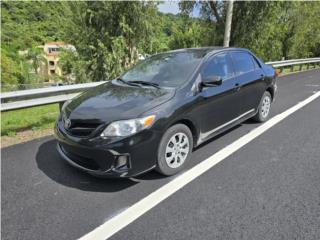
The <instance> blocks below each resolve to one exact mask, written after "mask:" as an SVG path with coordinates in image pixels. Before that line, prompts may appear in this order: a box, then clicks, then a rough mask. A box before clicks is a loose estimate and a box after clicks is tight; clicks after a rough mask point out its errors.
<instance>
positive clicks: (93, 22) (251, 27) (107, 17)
mask: <svg viewBox="0 0 320 240" xmlns="http://www.w3.org/2000/svg"><path fill="white" fill-rule="evenodd" d="M158 4H159V3H158V2H154V1H130V2H127V1H123V2H112V1H87V2H85V1H55V2H54V1H52V2H43V1H26V2H23V1H20V2H12V1H4V2H2V3H1V25H2V29H1V30H2V31H1V91H9V90H10V89H25V88H26V86H28V88H33V87H38V86H42V84H44V82H45V79H44V77H43V76H40V75H38V74H37V68H38V67H39V66H38V64H40V62H41V59H40V57H39V54H40V53H39V48H38V46H39V45H43V44H44V43H46V42H49V41H64V42H65V43H68V44H72V45H74V46H75V48H76V52H67V51H66V52H61V53H60V55H59V58H60V60H59V65H60V66H61V68H62V70H63V73H64V74H65V75H68V74H73V75H74V76H75V83H82V82H91V81H101V80H106V79H112V78H114V77H115V76H117V75H119V74H120V73H121V72H123V71H124V70H126V69H128V68H129V67H131V66H132V65H133V64H134V63H136V62H137V61H138V56H139V54H154V53H158V52H163V51H167V50H171V49H178V48H188V47H201V46H221V45H222V42H223V33H224V27H225V26H224V25H225V15H226V9H227V2H224V1H181V2H180V3H179V7H180V10H181V13H180V14H177V15H173V14H163V13H160V12H159V11H158V9H157V5H158ZM195 9H197V10H198V11H197V12H199V16H196V17H195V16H193V15H192V13H193V11H194V10H195ZM319 12H320V4H319V2H303V1H299V2H292V1H291V2H288V1H280V2H275V1H265V2H254V1H246V2H240V1H236V2H234V12H233V22H232V31H231V39H230V40H231V41H230V45H231V46H235V47H244V48H248V49H250V50H252V51H253V52H255V53H256V54H257V55H258V56H260V57H261V58H262V59H263V60H264V61H272V60H273V61H275V60H281V59H282V58H285V59H288V58H290V59H291V58H305V57H318V56H320V21H319ZM26 50H27V54H19V51H26ZM294 70H298V67H295V68H294ZM286 72H288V69H285V70H284V73H286ZM58 80H59V81H65V79H64V78H63V76H62V77H58V76H57V81H58ZM58 112H59V109H58V105H57V104H54V105H49V106H41V107H35V108H30V109H24V110H17V111H12V112H5V113H2V114H1V115H2V116H1V118H2V121H1V136H14V135H15V134H16V133H17V132H20V131H24V130H30V129H31V130H39V129H49V128H52V126H53V124H54V121H55V119H56V117H57V115H58Z"/></svg>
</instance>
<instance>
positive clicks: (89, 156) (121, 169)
mask: <svg viewBox="0 0 320 240" xmlns="http://www.w3.org/2000/svg"><path fill="white" fill-rule="evenodd" d="M55 137H56V139H57V140H58V144H57V150H58V152H59V154H60V156H61V157H62V158H63V159H64V160H65V161H66V162H68V163H69V164H70V165H72V166H73V167H76V168H77V169H79V170H82V171H85V172H87V173H89V174H91V175H95V176H101V177H102V176H104V177H133V176H137V175H139V174H142V173H144V172H147V171H148V170H151V169H153V168H154V167H155V165H156V156H157V151H158V146H159V142H160V137H161V136H160V133H158V132H157V131H153V130H152V129H147V130H144V131H142V132H140V133H137V134H135V135H133V136H130V137H126V138H118V139H101V138H99V137H98V138H92V139H86V138H80V137H73V136H71V135H69V134H68V133H67V131H66V130H65V129H64V127H63V125H62V122H61V121H58V122H57V123H56V126H55Z"/></svg>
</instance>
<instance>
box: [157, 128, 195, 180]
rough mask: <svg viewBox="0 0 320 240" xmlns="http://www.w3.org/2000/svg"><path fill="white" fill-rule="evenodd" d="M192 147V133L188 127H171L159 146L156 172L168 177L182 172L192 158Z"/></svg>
mask: <svg viewBox="0 0 320 240" xmlns="http://www.w3.org/2000/svg"><path fill="white" fill-rule="evenodd" d="M192 146H193V138H192V133H191V131H190V129H189V128H188V127H187V126H186V125H184V124H176V125H174V126H172V127H170V128H169V129H168V130H167V131H166V132H165V134H164V135H163V137H162V139H161V142H160V145H159V149H158V161H157V167H156V170H157V171H158V172H159V173H161V174H163V175H166V176H170V175H174V174H176V173H177V172H179V171H181V170H182V169H183V167H184V166H185V163H186V162H187V161H188V159H189V157H190V153H191V151H192Z"/></svg>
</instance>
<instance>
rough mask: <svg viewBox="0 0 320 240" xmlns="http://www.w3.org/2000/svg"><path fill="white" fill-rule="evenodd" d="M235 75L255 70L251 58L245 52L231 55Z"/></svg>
mask: <svg viewBox="0 0 320 240" xmlns="http://www.w3.org/2000/svg"><path fill="white" fill-rule="evenodd" d="M231 55H232V59H233V63H234V66H235V69H236V72H237V74H242V73H246V72H251V71H253V70H254V69H255V66H254V63H253V59H252V56H251V55H250V54H248V53H246V52H233V53H231Z"/></svg>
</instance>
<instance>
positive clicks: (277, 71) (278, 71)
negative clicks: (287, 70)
mask: <svg viewBox="0 0 320 240" xmlns="http://www.w3.org/2000/svg"><path fill="white" fill-rule="evenodd" d="M275 74H276V77H279V76H280V69H276V71H275Z"/></svg>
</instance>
